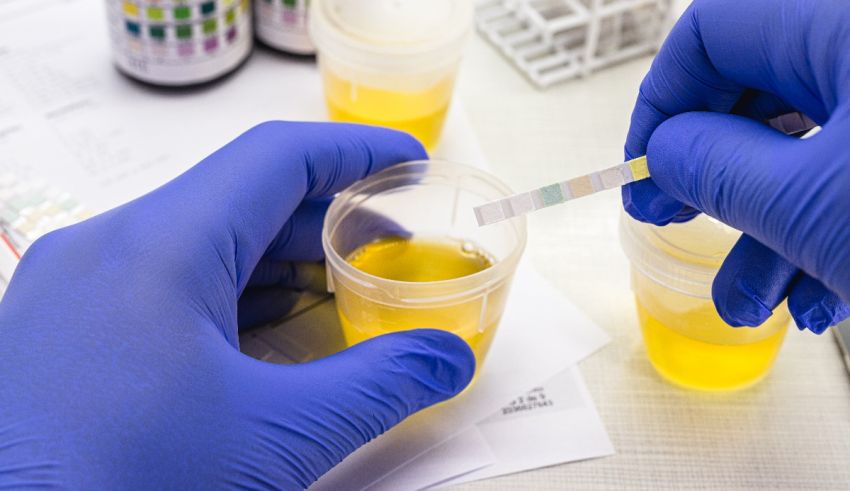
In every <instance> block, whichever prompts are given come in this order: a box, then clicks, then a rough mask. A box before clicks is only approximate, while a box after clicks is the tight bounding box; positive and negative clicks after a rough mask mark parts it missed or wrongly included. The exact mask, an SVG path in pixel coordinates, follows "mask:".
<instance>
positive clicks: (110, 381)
mask: <svg viewBox="0 0 850 491" xmlns="http://www.w3.org/2000/svg"><path fill="white" fill-rule="evenodd" d="M423 157H425V152H424V150H423V149H422V147H421V146H420V145H419V144H418V143H416V141H415V140H414V139H413V138H411V137H409V136H407V135H405V134H402V133H399V132H395V131H391V130H384V129H378V128H370V127H365V126H357V125H343V124H319V123H317V124H306V123H305V124H299V123H282V122H275V123H266V124H263V125H260V126H257V127H256V128H254V129H252V130H250V131H248V132H247V133H245V134H244V135H242V136H240V137H239V138H237V139H236V140H235V141H233V142H231V143H230V144H228V145H227V146H225V147H224V148H222V149H221V150H219V151H218V152H216V153H215V154H213V155H212V156H210V157H208V158H207V159H205V160H204V161H203V162H201V163H200V164H198V165H197V166H195V167H193V168H192V169H190V170H189V171H188V172H186V173H185V174H183V175H181V176H180V177H178V178H176V179H175V180H173V181H171V182H170V183H168V184H166V185H165V186H163V187H161V188H159V189H157V190H156V191H153V192H152V193H150V194H148V195H146V196H143V197H141V198H139V199H137V200H135V201H132V202H130V203H128V204H126V205H124V206H121V207H119V208H116V209H114V210H111V211H109V212H107V213H104V214H102V215H99V216H97V217H94V218H92V219H90V220H88V221H85V222H83V223H81V224H78V225H76V226H72V227H68V228H66V229H62V230H59V231H56V232H54V233H51V234H48V235H47V236H45V237H43V238H42V239H41V240H38V241H37V242H36V243H35V244H33V245H32V246H31V248H30V249H29V250H28V252H27V254H26V255H25V256H24V257H23V259H22V261H21V263H20V265H19V268H18V270H17V272H16V273H15V276H14V278H13V280H12V282H11V285H10V287H9V289H8V291H7V293H6V296H5V298H4V299H3V301H2V303H0V338H2V342H0V488H4V489H5V488H15V489H18V488H20V487H25V486H33V487H36V486H62V487H67V488H71V489H219V488H230V487H238V488H242V489H247V488H252V489H254V488H270V489H280V488H283V489H296V488H303V487H305V486H307V485H309V484H310V483H311V482H313V481H314V480H315V479H316V478H317V477H318V476H320V475H321V474H323V473H324V472H326V471H327V470H328V469H330V468H331V467H333V466H334V465H335V464H336V463H338V462H339V461H340V460H342V459H343V458H344V457H345V456H346V455H348V454H349V453H351V452H352V451H353V450H355V449H356V448H358V447H359V446H361V445H363V444H364V443H365V442H367V441H369V440H370V439H372V438H374V437H375V436H377V435H378V434H380V433H382V432H384V431H386V430H387V429H388V428H390V427H392V426H393V425H395V424H396V423H398V422H399V421H401V420H402V419H404V418H405V417H406V416H408V415H409V414H411V413H413V412H416V411H418V410H420V409H422V408H424V407H426V406H429V405H431V404H434V403H436V402H439V401H442V400H444V399H446V398H448V397H451V396H452V395H454V394H456V393H457V392H459V391H460V390H461V389H463V388H464V387H465V386H466V384H467V383H468V381H469V380H470V378H471V376H472V373H473V370H474V365H475V361H474V357H473V355H472V352H471V350H470V349H469V347H468V346H467V345H466V343H464V342H463V341H462V340H461V339H460V338H458V337H457V336H455V335H453V334H449V333H447V332H443V331H437V330H417V331H409V332H404V333H398V334H391V335H387V336H383V337H380V338H377V339H374V340H372V341H369V342H365V343H362V344H360V345H357V346H355V347H353V348H350V349H348V350H346V351H344V352H342V353H339V354H337V355H335V356H331V357H328V358H325V359H322V360H319V361H315V362H311V363H307V364H304V365H295V366H279V365H272V364H268V363H264V362H260V361H257V360H254V359H251V358H249V357H247V356H245V355H243V354H241V353H240V352H239V351H238V336H237V334H238V322H237V312H238V314H239V319H240V320H241V319H243V318H246V319H248V318H262V317H264V316H265V313H264V312H252V311H251V309H252V305H253V306H268V305H270V302H262V301H257V300H258V298H257V296H258V295H266V296H271V297H274V295H281V294H282V292H283V291H284V290H285V289H286V287H288V286H290V285H293V284H296V285H297V284H298V283H299V282H300V281H301V280H300V279H299V278H298V277H297V271H298V268H292V263H291V262H292V261H317V260H319V259H321V258H322V249H321V246H320V240H319V238H320V233H321V227H322V218H323V215H324V210H325V205H326V203H327V201H328V200H327V198H328V197H330V196H332V195H333V194H334V193H336V192H338V191H340V190H341V189H343V188H344V187H346V186H347V185H349V184H351V183H352V182H354V181H355V180H357V179H360V178H363V177H364V176H366V175H367V174H369V173H371V172H374V171H377V170H380V169H382V168H384V167H387V166H389V165H390V164H393V163H396V162H400V161H405V160H412V159H420V158H423ZM293 272H295V275H294V276H293V274H292V273H293ZM246 299H247V300H248V303H247V304H246V303H242V302H243V301H245V300H246ZM271 303H273V302H271ZM243 311H246V312H243ZM243 314H244V315H243ZM317 328H320V326H317Z"/></svg>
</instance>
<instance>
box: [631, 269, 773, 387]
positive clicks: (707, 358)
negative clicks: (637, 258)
mask: <svg viewBox="0 0 850 491" xmlns="http://www.w3.org/2000/svg"><path fill="white" fill-rule="evenodd" d="M641 289H642V290H641ZM636 292H637V294H638V298H637V299H636V303H637V312H638V319H639V321H640V327H641V331H642V332H643V339H644V344H645V345H646V352H647V355H648V356H649V361H650V362H651V363H652V365H653V366H654V367H655V369H656V370H657V371H658V373H659V374H661V376H663V377H664V378H666V379H667V380H669V381H670V382H672V383H674V384H676V385H680V386H683V387H687V388H692V389H703V390H729V389H740V388H744V387H748V386H750V385H753V384H755V383H756V382H758V381H759V380H761V379H762V378H764V376H765V375H767V373H768V372H769V371H770V368H771V367H772V366H773V362H774V360H775V359H776V355H777V353H778V352H779V348H780V347H781V346H782V340H783V339H784V338H785V332H786V331H787V327H788V322H789V315H788V313H787V310H785V306H784V305H781V306H780V307H778V308H777V309H776V311H775V312H774V314H773V316H772V317H770V318H769V319H768V320H767V321H766V322H765V323H764V324H763V325H761V326H759V327H757V328H750V327H731V326H729V325H727V324H726V323H725V322H724V321H723V319H721V318H720V316H719V315H718V314H717V311H716V310H715V308H714V304H713V302H712V301H711V300H708V299H696V298H693V297H686V296H685V295H682V294H680V293H678V292H675V291H672V290H668V289H666V288H665V287H662V286H661V285H658V284H655V283H653V282H652V281H651V280H648V279H645V278H644V279H642V280H640V279H638V280H637V281H636ZM642 299H643V301H642Z"/></svg>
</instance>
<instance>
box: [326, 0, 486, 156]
mask: <svg viewBox="0 0 850 491" xmlns="http://www.w3.org/2000/svg"><path fill="white" fill-rule="evenodd" d="M472 13H473V6H472V2H471V1H470V0H429V1H427V2H424V1H421V0H375V1H370V2H364V1H362V0H314V1H313V2H312V6H311V11H310V35H311V37H312V38H313V43H314V44H315V46H316V49H317V52H318V59H319V68H320V70H321V74H322V80H323V84H324V91H325V100H326V102H327V106H328V112H329V115H330V118H331V119H332V120H334V121H348V122H355V123H365V124H373V125H378V126H387V127H390V128H395V129H399V130H402V131H406V132H408V133H411V134H412V135H413V136H415V137H416V138H418V139H419V140H420V142H422V144H423V145H425V147H426V148H427V149H429V150H433V149H434V148H435V147H436V146H437V143H438V141H439V138H440V133H441V132H442V128H443V122H444V120H445V116H446V113H447V111H448V107H449V103H450V101H451V97H452V92H453V87H454V80H455V76H456V74H457V70H458V65H459V62H460V59H461V54H462V51H463V48H464V46H465V44H466V40H467V38H468V37H469V33H470V32H471V29H472V19H473V17H472Z"/></svg>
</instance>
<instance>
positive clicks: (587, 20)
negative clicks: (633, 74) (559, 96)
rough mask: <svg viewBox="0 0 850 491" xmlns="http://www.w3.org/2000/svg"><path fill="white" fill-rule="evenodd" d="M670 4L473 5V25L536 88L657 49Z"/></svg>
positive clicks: (502, 1)
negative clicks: (475, 25)
mask: <svg viewBox="0 0 850 491" xmlns="http://www.w3.org/2000/svg"><path fill="white" fill-rule="evenodd" d="M671 6H672V0H476V24H477V26H478V30H479V31H480V32H481V33H482V35H483V36H484V37H485V38H486V39H487V40H489V41H490V42H491V43H492V44H493V45H495V46H496V47H497V48H498V49H499V50H500V51H501V52H502V53H503V54H504V55H505V56H506V57H507V58H508V59H509V60H511V62H512V63H513V64H514V65H515V66H516V67H517V68H518V69H519V70H520V71H521V72H523V73H524V74H525V75H526V76H527V77H528V79H529V80H531V81H532V82H533V83H534V84H535V85H537V86H538V87H540V88H545V87H549V86H550V85H553V84H556V83H558V82H562V81H564V80H569V79H571V78H575V77H578V76H586V75H588V74H590V73H591V72H594V71H596V70H598V69H600V68H604V67H607V66H610V65H613V64H615V63H619V62H621V61H624V60H627V59H629V58H634V57H636V56H639V55H643V54H647V53H652V52H655V51H657V50H658V47H659V46H660V44H661V41H662V37H663V35H664V34H665V33H666V31H667V22H668V21H669V17H670V15H669V14H670V10H671Z"/></svg>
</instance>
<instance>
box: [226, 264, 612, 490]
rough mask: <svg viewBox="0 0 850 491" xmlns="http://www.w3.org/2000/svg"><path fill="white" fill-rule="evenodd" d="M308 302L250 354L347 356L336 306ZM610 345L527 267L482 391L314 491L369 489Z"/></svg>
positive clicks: (379, 445)
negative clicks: (341, 352)
mask: <svg viewBox="0 0 850 491" xmlns="http://www.w3.org/2000/svg"><path fill="white" fill-rule="evenodd" d="M306 297H307V298H308V300H305V302H304V304H303V305H302V306H299V308H301V309H302V310H303V311H304V313H303V314H302V315H298V316H295V317H292V318H290V319H289V320H286V321H284V322H283V323H281V324H280V325H277V326H274V327H267V328H262V329H260V330H257V331H254V332H248V333H245V334H243V335H242V336H240V339H241V342H242V343H243V350H244V351H246V352H248V353H249V354H251V355H252V356H255V357H257V358H261V359H266V360H268V361H273V360H275V359H277V360H283V361H284V362H288V361H287V360H290V361H296V362H301V361H307V360H309V359H311V358H312V357H315V356H323V355H326V354H328V353H331V352H334V351H337V350H339V349H342V348H343V347H344V346H345V342H344V339H343V338H342V334H341V333H342V331H341V328H340V327H339V320H338V318H337V314H336V309H335V307H334V304H333V301H332V300H330V299H327V300H321V299H320V300H317V299H315V297H314V296H313V295H307V296H306ZM305 305H310V306H312V308H305ZM317 326H322V327H321V329H317ZM607 341H608V337H607V335H606V334H605V333H604V332H603V331H601V330H600V329H599V328H597V327H596V326H595V325H594V324H593V323H592V322H591V321H589V320H588V319H587V318H585V317H584V316H583V314H581V313H580V312H579V311H578V310H577V309H576V308H575V307H574V306H572V304H571V303H570V302H569V301H568V300H567V299H565V298H564V297H562V296H561V295H560V294H558V293H557V292H556V291H555V290H554V289H553V288H552V287H551V286H550V285H549V284H548V283H547V281H546V280H544V279H543V278H542V277H541V276H540V275H539V274H537V273H536V272H535V271H534V270H533V269H531V268H530V267H528V266H527V265H526V264H524V263H520V267H519V269H518V271H517V273H516V276H515V278H514V283H513V286H512V288H511V294H510V296H509V298H508V301H507V305H506V308H505V313H504V315H503V318H502V322H501V324H500V326H499V332H498V333H497V335H496V338H495V340H494V341H493V346H492V348H491V350H490V354H489V355H488V358H487V361H486V363H485V364H484V366H483V367H482V368H481V370H482V371H481V375H480V377H479V379H478V381H477V383H476V385H475V386H474V387H473V388H472V389H470V390H469V391H468V392H467V393H465V394H464V395H463V396H461V397H459V398H456V399H453V400H451V401H449V402H447V403H444V404H442V405H440V406H438V407H436V408H433V410H432V411H424V412H422V413H419V414H416V415H414V416H412V417H410V418H408V419H407V420H405V421H403V422H402V423H401V424H400V425H398V426H397V427H395V428H393V429H391V430H390V431H388V432H387V433H385V434H384V435H382V436H380V437H378V438H377V439H375V440H374V441H372V442H370V443H368V444H366V445H365V446H364V447H362V448H360V449H359V450H357V451H356V452H354V453H353V454H352V455H351V456H349V457H348V458H347V459H345V460H344V461H343V462H342V463H340V464H339V465H338V466H337V467H335V468H334V469H332V470H331V471H330V472H329V473H328V474H326V475H325V476H323V477H322V478H321V479H319V481H318V482H317V483H316V484H315V485H314V486H313V487H312V488H311V489H343V488H344V489H363V488H366V487H368V486H369V485H371V484H373V483H374V482H376V481H378V480H379V479H380V478H381V477H383V476H384V475H386V474H388V473H390V472H392V471H394V470H395V469H397V468H400V467H401V466H403V465H404V464H406V463H408V462H410V461H412V460H413V459H416V458H417V457H419V456H420V455H422V454H424V453H425V452H427V451H428V450H430V449H431V448H434V447H436V446H437V445H439V444H441V443H442V442H444V441H446V440H448V439H449V438H452V437H454V436H455V435H457V434H459V433H460V432H461V431H464V430H466V429H468V428H469V427H471V426H473V425H475V424H476V423H478V422H480V421H481V420H483V419H484V418H486V417H488V416H490V415H491V414H493V413H494V412H495V411H497V410H498V409H499V408H500V407H501V406H503V405H504V404H506V403H508V402H509V401H511V400H512V399H514V398H515V397H516V396H517V394H522V393H524V392H525V391H527V390H528V389H529V388H530V387H534V386H535V385H537V384H539V383H540V382H541V381H545V380H547V379H549V378H551V377H552V376H553V375H554V374H557V373H559V372H561V371H563V370H564V369H566V368H567V367H569V366H571V365H574V364H575V363H577V362H578V361H579V360H581V359H583V358H584V357H586V356H587V355H589V354H591V353H592V352H593V351H595V350H596V349H598V348H599V347H601V346H602V345H604V344H605V343H606V342H607ZM275 352H278V354H276V353H275ZM281 354H282V356H281Z"/></svg>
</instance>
